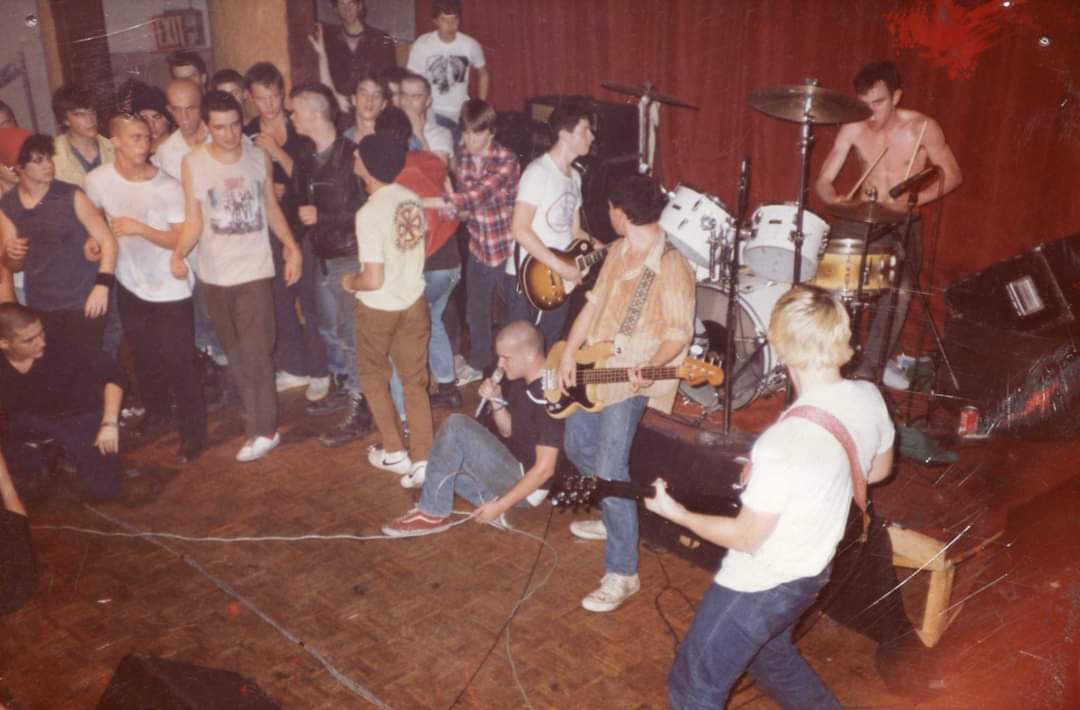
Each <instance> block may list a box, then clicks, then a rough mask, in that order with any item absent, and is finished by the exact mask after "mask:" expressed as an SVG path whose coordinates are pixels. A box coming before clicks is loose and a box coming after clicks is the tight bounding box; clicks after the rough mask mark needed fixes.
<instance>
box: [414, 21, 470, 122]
mask: <svg viewBox="0 0 1080 710" xmlns="http://www.w3.org/2000/svg"><path fill="white" fill-rule="evenodd" d="M407 66H408V69H409V71H411V72H415V73H417V74H419V75H421V76H423V77H425V78H426V79H427V80H428V81H429V82H431V99H432V107H433V108H434V110H435V113H438V114H442V115H443V116H446V117H448V118H450V119H453V120H454V121H457V120H458V116H459V115H460V114H461V105H462V104H464V103H465V102H466V101H467V100H468V99H469V67H472V68H474V69H478V70H479V69H483V68H484V67H485V66H486V61H485V60H484V50H483V48H482V47H481V46H480V43H479V42H477V41H476V40H475V39H473V38H472V37H470V36H469V35H467V34H464V33H463V32H458V33H457V35H456V36H455V37H454V41H453V42H443V41H442V40H441V39H439V33H438V32H428V33H426V34H423V35H420V36H419V37H417V38H416V41H415V42H413V46H412V49H410V50H409V62H408V65H407Z"/></svg>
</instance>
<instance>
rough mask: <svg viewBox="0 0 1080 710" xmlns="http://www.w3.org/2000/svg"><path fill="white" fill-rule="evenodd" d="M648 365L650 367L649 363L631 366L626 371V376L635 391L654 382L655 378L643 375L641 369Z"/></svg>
mask: <svg viewBox="0 0 1080 710" xmlns="http://www.w3.org/2000/svg"><path fill="white" fill-rule="evenodd" d="M646 367H649V364H648V363H645V364H644V365H637V366H635V367H631V368H630V369H629V370H627V371H626V378H627V379H628V380H630V385H631V386H632V387H633V388H634V391H635V392H640V391H641V390H643V389H645V388H646V387H649V386H651V385H652V383H653V380H647V379H645V378H644V377H642V376H641V370H642V369H643V368H646Z"/></svg>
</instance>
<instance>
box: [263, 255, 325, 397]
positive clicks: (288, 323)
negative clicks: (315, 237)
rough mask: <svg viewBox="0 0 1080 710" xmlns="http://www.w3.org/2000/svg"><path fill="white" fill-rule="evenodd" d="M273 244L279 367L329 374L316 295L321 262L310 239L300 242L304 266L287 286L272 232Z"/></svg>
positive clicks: (301, 372)
mask: <svg viewBox="0 0 1080 710" xmlns="http://www.w3.org/2000/svg"><path fill="white" fill-rule="evenodd" d="M270 246H271V251H272V253H273V257H274V280H273V282H272V285H273V294H274V320H275V322H276V323H277V329H276V331H275V332H276V333H277V337H276V339H275V340H274V351H275V354H276V355H277V366H278V369H279V370H285V371H286V372H290V373H292V374H294V375H300V376H301V377H326V374H327V365H326V345H325V344H324V342H323V339H322V335H321V334H320V333H319V329H318V312H319V307H318V300H317V298H316V292H317V291H318V288H319V286H318V283H316V279H317V278H318V273H319V263H318V258H317V257H316V256H315V252H314V251H313V250H312V248H311V240H310V239H305V240H303V241H302V242H301V243H300V253H301V255H302V256H303V259H304V266H303V271H302V272H301V274H300V280H299V281H297V282H296V283H295V284H293V285H292V286H286V285H285V260H284V255H283V253H282V246H281V242H279V241H278V240H277V238H275V237H274V236H273V235H271V237H270ZM297 303H299V304H300V312H301V313H302V314H303V315H304V322H303V323H301V322H300V318H299V316H298V315H297V313H296V304H297Z"/></svg>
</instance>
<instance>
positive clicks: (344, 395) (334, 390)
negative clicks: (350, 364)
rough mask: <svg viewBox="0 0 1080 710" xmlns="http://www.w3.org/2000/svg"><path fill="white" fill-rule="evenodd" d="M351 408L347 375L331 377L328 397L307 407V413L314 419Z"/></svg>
mask: <svg viewBox="0 0 1080 710" xmlns="http://www.w3.org/2000/svg"><path fill="white" fill-rule="evenodd" d="M348 406H349V392H348V390H346V389H345V375H333V374H332V375H330V389H329V390H328V391H327V393H326V396H325V397H323V398H322V399H320V400H319V401H317V402H312V403H311V404H309V405H308V406H307V413H308V414H309V415H310V416H313V417H325V416H326V415H327V414H335V413H337V412H340V411H342V410H344V409H345V408H346V407H348Z"/></svg>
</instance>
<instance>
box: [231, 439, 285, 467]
mask: <svg viewBox="0 0 1080 710" xmlns="http://www.w3.org/2000/svg"><path fill="white" fill-rule="evenodd" d="M280 443H281V434H279V433H277V432H274V437H273V438H270V437H268V436H256V437H255V440H254V441H251V442H249V443H247V444H244V446H243V448H241V449H240V451H238V452H237V454H236V460H237V461H240V462H241V463H248V462H249V461H257V460H258V459H261V458H262V457H263V456H266V455H267V454H268V453H270V452H271V451H273V450H274V449H276V448H277V446H278V444H280Z"/></svg>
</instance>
